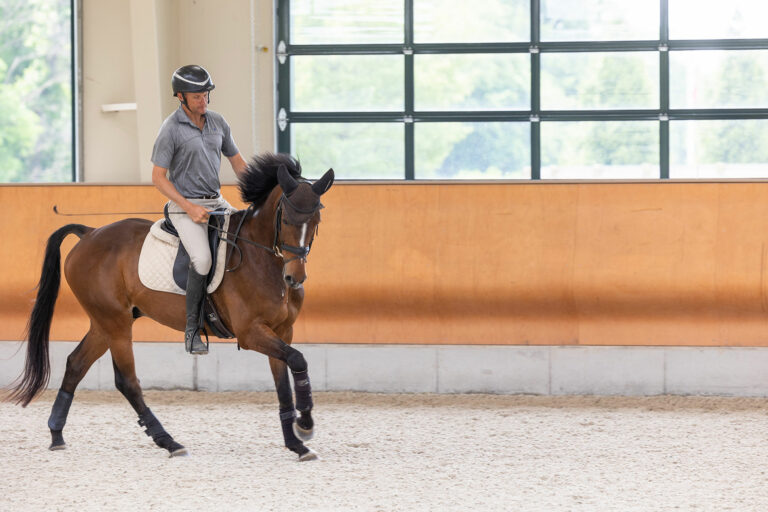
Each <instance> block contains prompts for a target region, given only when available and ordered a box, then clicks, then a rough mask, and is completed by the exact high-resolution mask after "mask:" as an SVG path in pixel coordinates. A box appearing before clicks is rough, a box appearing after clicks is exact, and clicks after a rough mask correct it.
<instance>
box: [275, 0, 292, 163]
mask: <svg viewBox="0 0 768 512" xmlns="http://www.w3.org/2000/svg"><path fill="white" fill-rule="evenodd" d="M289 4H290V1H289V0H278V4H277V19H278V22H279V23H278V26H277V37H276V39H275V48H278V47H279V44H280V42H281V41H282V42H283V44H284V45H285V46H286V49H287V48H288V47H289V46H290V39H289V38H290V35H291V34H290V26H291V24H290V14H291V13H290V6H289ZM288 53H289V54H288V55H287V56H286V58H285V61H284V62H283V63H280V60H279V59H278V58H277V55H276V56H275V65H276V66H277V102H276V106H277V108H276V109H275V110H276V111H275V113H274V114H275V117H274V123H275V124H274V126H275V128H276V130H277V141H276V142H277V151H278V152H281V153H291V152H292V151H293V148H292V147H291V55H290V52H288ZM280 109H285V112H286V114H287V115H288V122H287V123H286V126H285V129H284V130H281V129H280V126H279V124H278V121H277V117H278V114H279V112H280Z"/></svg>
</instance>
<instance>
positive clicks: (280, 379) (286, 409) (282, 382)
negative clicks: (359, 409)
mask: <svg viewBox="0 0 768 512" xmlns="http://www.w3.org/2000/svg"><path fill="white" fill-rule="evenodd" d="M269 366H270V368H271V369H272V377H273V378H274V379H275V389H276V390H277V399H278V402H279V403H280V427H281V428H282V430H283V440H284V441H285V447H286V448H288V449H289V450H291V451H292V452H295V453H296V454H298V456H299V460H300V461H305V460H313V459H316V458H317V454H316V453H315V452H314V451H313V450H312V449H311V448H308V447H306V446H304V441H308V440H309V439H311V438H312V435H311V434H312V423H311V422H312V418H311V416H309V412H307V413H304V412H302V413H301V417H300V418H298V419H297V418H296V409H295V408H294V406H293V393H292V392H291V380H290V378H289V377H288V367H287V366H286V364H285V363H284V362H282V361H280V360H278V359H275V358H272V357H270V358H269ZM305 414H306V415H307V417H309V421H310V428H309V430H308V432H309V434H310V435H306V432H307V429H304V428H302V427H300V426H298V425H297V423H300V422H303V421H304V417H305Z"/></svg>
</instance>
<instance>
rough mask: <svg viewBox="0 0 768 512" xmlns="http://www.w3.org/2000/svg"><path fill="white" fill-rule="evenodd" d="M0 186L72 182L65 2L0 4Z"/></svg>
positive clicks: (68, 14)
mask: <svg viewBox="0 0 768 512" xmlns="http://www.w3.org/2000/svg"><path fill="white" fill-rule="evenodd" d="M0 20H2V26H0V112H2V115H0V182H5V183H7V182H49V181H72V174H73V172H72V138H73V133H72V87H71V80H72V59H71V50H72V46H71V44H72V43H71V36H70V30H71V27H72V13H71V10H70V2H61V1H57V0H38V1H36V2H0Z"/></svg>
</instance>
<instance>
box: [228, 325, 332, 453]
mask: <svg viewBox="0 0 768 512" xmlns="http://www.w3.org/2000/svg"><path fill="white" fill-rule="evenodd" d="M283 336H284V337H286V338H287V339H288V341H290V338H291V329H290V328H289V329H287V330H286V331H285V332H284V333H283ZM238 342H239V343H240V345H241V346H242V347H243V348H246V349H250V350H255V351H257V352H260V353H262V354H265V355H267V356H269V358H270V359H269V365H270V368H271V370H272V377H273V378H274V381H275V388H276V390H277V397H278V401H279V403H280V424H281V427H282V430H283V439H284V441H285V446H286V448H288V449H289V450H291V451H292V452H294V453H296V454H298V456H299V460H301V461H305V460H313V459H316V458H317V454H316V453H315V452H314V451H313V450H311V449H310V448H307V447H306V446H304V443H303V441H308V440H309V439H311V438H312V435H313V427H314V423H313V421H312V415H311V411H312V388H311V386H310V383H309V374H308V371H307V370H308V369H307V362H306V360H305V359H304V356H303V355H302V354H301V352H299V351H298V350H296V349H295V348H293V347H291V346H290V345H289V344H288V343H286V342H285V341H283V340H282V339H281V338H280V337H279V336H278V335H277V334H276V333H275V332H274V331H273V330H272V329H270V328H269V327H268V326H267V325H265V324H257V325H255V326H254V327H253V328H252V329H251V330H250V333H249V335H248V336H247V337H243V338H238ZM288 369H290V370H291V373H292V374H293V380H294V389H295V392H296V408H294V405H293V393H292V392H291V382H290V378H289V376H288ZM296 409H298V410H299V412H301V417H300V418H299V419H298V420H296ZM296 423H298V425H296Z"/></svg>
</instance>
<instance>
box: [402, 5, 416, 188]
mask: <svg viewBox="0 0 768 512" xmlns="http://www.w3.org/2000/svg"><path fill="white" fill-rule="evenodd" d="M404 2H405V6H404V7H405V26H404V32H405V33H404V36H405V42H404V43H405V44H404V47H403V57H404V63H403V65H404V66H405V72H404V84H403V87H404V96H405V97H404V103H405V104H404V105H403V110H404V112H403V114H404V115H403V122H404V124H405V126H404V128H405V129H404V130H403V131H404V137H405V179H406V180H413V179H414V178H415V177H416V148H415V144H416V136H415V127H414V110H415V100H414V88H415V86H414V83H413V81H414V71H413V46H414V45H413V0H404Z"/></svg>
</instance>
